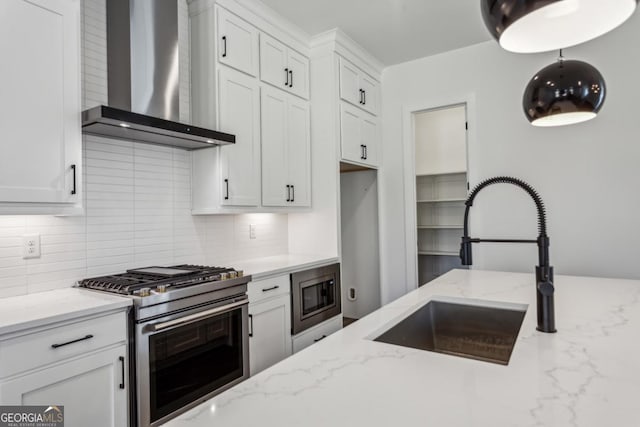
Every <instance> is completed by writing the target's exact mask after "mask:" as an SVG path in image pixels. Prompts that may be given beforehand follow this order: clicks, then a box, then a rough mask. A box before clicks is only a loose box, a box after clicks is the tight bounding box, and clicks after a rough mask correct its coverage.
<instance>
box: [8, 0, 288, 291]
mask: <svg viewBox="0 0 640 427" xmlns="http://www.w3.org/2000/svg"><path fill="white" fill-rule="evenodd" d="M104 1H105V0H83V2H82V4H83V12H84V16H83V33H84V37H83V46H82V47H83V50H82V54H83V61H82V74H83V104H84V107H85V108H86V107H90V106H93V105H98V104H106V102H107V81H106V79H107V73H106V41H105V35H106V32H105V31H106V21H105V16H104V15H105V10H104V5H105V3H104ZM179 6H180V7H179V14H180V15H179V16H180V25H179V31H180V36H181V49H182V50H181V55H180V60H181V65H180V67H181V87H180V96H181V100H180V101H181V105H180V108H181V112H180V113H181V118H182V119H183V120H185V121H188V117H189V108H188V107H189V79H188V76H189V72H188V71H189V54H188V50H187V49H186V48H188V43H187V42H185V36H188V32H186V31H185V21H186V19H187V8H186V0H179ZM185 47H186V48H185ZM83 157H84V159H83V163H84V165H85V168H84V171H83V179H84V183H85V193H84V195H85V201H84V206H85V208H86V209H85V211H86V214H85V215H84V216H77V217H52V216H0V298H3V297H9V296H14V295H23V294H27V293H34V292H41V291H46V290H50V289H57V288H64V287H69V286H72V285H73V284H74V283H75V281H77V280H79V279H83V278H86V277H91V276H95V275H102V274H112V273H121V272H123V271H124V270H126V269H128V268H135V267H143V266H148V265H170V264H180V263H194V264H197V263H199V264H209V265H231V266H232V264H233V262H234V261H237V260H241V259H248V258H255V257H261V256H270V255H278V254H284V253H287V251H288V219H287V215H286V214H277V215H276V214H247V215H224V216H198V217H194V216H192V215H191V154H190V153H189V152H187V151H184V150H179V149H174V148H169V147H157V146H152V145H145V144H135V143H132V142H128V141H117V140H109V139H105V138H98V137H94V136H85V137H84V138H83ZM249 224H256V237H257V238H256V239H249ZM32 233H38V234H40V235H41V243H42V248H41V252H42V256H41V257H40V258H36V259H28V260H25V259H22V247H21V244H22V235H24V234H32Z"/></svg>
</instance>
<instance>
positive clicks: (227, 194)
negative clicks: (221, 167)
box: [224, 179, 229, 200]
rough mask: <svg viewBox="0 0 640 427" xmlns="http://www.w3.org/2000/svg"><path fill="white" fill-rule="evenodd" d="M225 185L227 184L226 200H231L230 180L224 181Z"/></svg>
mask: <svg viewBox="0 0 640 427" xmlns="http://www.w3.org/2000/svg"><path fill="white" fill-rule="evenodd" d="M224 184H225V187H226V194H225V196H224V199H225V200H229V180H228V179H225V180H224Z"/></svg>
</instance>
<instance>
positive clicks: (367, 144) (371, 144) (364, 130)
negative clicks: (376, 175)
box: [360, 114, 379, 166]
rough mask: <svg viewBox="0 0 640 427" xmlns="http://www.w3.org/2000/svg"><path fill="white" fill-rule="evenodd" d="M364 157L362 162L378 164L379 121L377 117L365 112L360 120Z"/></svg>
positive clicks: (371, 164) (372, 164)
mask: <svg viewBox="0 0 640 427" xmlns="http://www.w3.org/2000/svg"><path fill="white" fill-rule="evenodd" d="M360 126H361V128H360V129H361V136H362V145H364V156H363V157H364V159H363V160H362V163H366V164H368V165H370V166H378V138H379V133H378V121H377V119H376V118H375V117H372V116H369V115H368V114H364V115H363V117H362V120H361V121H360Z"/></svg>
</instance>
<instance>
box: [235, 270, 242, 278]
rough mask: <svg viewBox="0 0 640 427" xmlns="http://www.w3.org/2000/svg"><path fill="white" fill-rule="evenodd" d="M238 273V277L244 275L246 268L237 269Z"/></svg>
mask: <svg viewBox="0 0 640 427" xmlns="http://www.w3.org/2000/svg"><path fill="white" fill-rule="evenodd" d="M236 273H238V277H244V270H236Z"/></svg>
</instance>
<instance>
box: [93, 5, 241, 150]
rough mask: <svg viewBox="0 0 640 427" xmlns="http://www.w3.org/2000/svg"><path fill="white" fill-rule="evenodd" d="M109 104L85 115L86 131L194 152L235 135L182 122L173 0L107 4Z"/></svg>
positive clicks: (218, 143) (176, 30)
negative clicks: (180, 118) (180, 119)
mask: <svg viewBox="0 0 640 427" xmlns="http://www.w3.org/2000/svg"><path fill="white" fill-rule="evenodd" d="M106 4H107V75H108V93H109V105H108V106H105V105H100V106H96V107H93V108H91V109H88V110H85V111H83V112H82V132H83V133H86V134H91V135H98V136H105V137H108V138H118V139H124V140H127V141H135V142H143V143H147V144H157V145H168V146H171V147H177V148H184V149H187V150H194V149H198V148H206V147H211V146H215V145H223V144H234V143H235V140H236V138H235V136H234V135H230V134H227V133H223V132H218V131H215V130H209V129H203V128H199V127H196V126H191V125H189V124H185V123H180V122H179V117H180V114H179V82H180V78H179V54H178V6H177V2H176V1H175V0H109V1H107V2H106Z"/></svg>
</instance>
